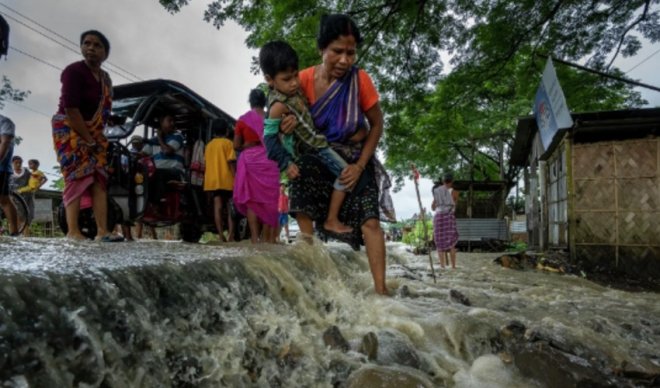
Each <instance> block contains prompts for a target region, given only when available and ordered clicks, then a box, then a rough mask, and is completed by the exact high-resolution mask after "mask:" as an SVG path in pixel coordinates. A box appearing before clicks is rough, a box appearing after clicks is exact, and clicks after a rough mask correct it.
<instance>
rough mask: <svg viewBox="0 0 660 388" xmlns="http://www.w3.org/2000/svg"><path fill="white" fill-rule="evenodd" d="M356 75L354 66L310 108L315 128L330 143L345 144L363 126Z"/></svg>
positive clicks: (356, 69) (357, 70) (356, 70)
mask: <svg viewBox="0 0 660 388" xmlns="http://www.w3.org/2000/svg"><path fill="white" fill-rule="evenodd" d="M358 72H359V69H358V68H357V67H355V66H353V67H352V68H351V70H350V71H348V72H347V73H346V75H345V76H344V77H343V78H340V79H338V80H336V81H335V82H333V83H332V85H330V87H329V88H328V90H327V91H326V92H325V93H324V94H323V96H321V98H319V99H318V100H317V101H316V102H315V103H314V105H312V107H311V109H310V110H311V113H312V117H313V118H314V125H315V126H316V128H317V129H319V130H320V131H321V132H322V133H323V134H324V135H325V137H326V138H327V139H328V142H330V143H346V142H347V141H348V139H349V138H350V137H351V135H353V134H354V133H355V131H357V130H358V128H364V127H365V125H366V124H365V120H364V113H362V109H360V102H359V87H358V80H359V77H358Z"/></svg>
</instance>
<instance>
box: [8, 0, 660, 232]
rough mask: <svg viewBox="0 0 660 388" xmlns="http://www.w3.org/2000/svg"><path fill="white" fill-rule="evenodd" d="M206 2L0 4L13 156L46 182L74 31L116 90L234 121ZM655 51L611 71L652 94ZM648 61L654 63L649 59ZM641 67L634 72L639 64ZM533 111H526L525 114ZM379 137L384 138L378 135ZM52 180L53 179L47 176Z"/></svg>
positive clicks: (233, 83)
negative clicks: (85, 35) (92, 34)
mask: <svg viewBox="0 0 660 388" xmlns="http://www.w3.org/2000/svg"><path fill="white" fill-rule="evenodd" d="M207 3H208V1H204V0H196V1H192V2H191V4H190V5H189V6H187V7H184V8H183V10H182V11H181V12H180V13H178V14H175V15H171V14H169V13H167V12H166V11H165V10H164V8H163V7H161V6H160V4H159V3H158V0H139V1H138V0H112V1H108V0H57V1H54V0H0V12H1V13H2V14H3V15H4V16H5V19H6V20H7V21H8V22H9V24H10V28H11V34H10V46H11V47H12V48H11V49H10V50H9V55H8V58H7V59H6V60H5V59H2V60H1V61H0V74H3V75H6V76H8V77H9V78H10V79H11V81H12V85H13V86H14V87H15V88H18V89H21V90H30V91H31V95H30V96H29V98H28V99H27V100H26V101H25V102H23V103H20V104H14V103H10V102H8V103H6V105H5V108H4V109H3V111H2V114H3V115H6V116H8V117H10V118H11V119H12V120H13V121H14V122H15V123H16V127H17V135H18V136H21V137H22V138H23V143H21V145H20V146H18V147H17V148H16V151H15V152H16V153H17V154H19V155H21V156H22V157H23V158H24V159H30V158H37V159H40V160H41V165H42V169H43V170H44V171H45V172H47V173H52V169H51V166H54V165H56V164H57V162H56V158H55V154H54V151H53V149H52V141H51V137H50V133H51V132H50V131H51V130H50V116H51V115H52V114H53V113H54V112H55V110H56V109H57V103H58V98H59V90H60V81H59V76H60V73H61V71H62V69H63V68H64V67H66V66H67V65H68V64H70V63H72V62H75V61H79V60H81V59H82V58H81V55H80V53H79V48H78V47H77V42H78V41H79V36H80V33H81V32H82V31H85V30H88V29H98V30H100V31H102V32H103V33H104V34H105V35H106V36H107V37H108V39H109V40H110V43H111V52H110V57H109V58H108V61H107V62H106V64H105V65H104V67H105V68H106V70H108V71H109V73H110V76H111V77H112V79H113V82H114V83H115V84H123V83H127V82H132V81H135V80H137V79H141V80H148V79H154V78H164V79H172V80H176V81H179V82H181V83H183V84H185V85H186V86H188V87H190V88H191V89H193V90H195V91H196V92H197V93H199V94H200V95H202V96H204V97H205V98H206V99H208V100H209V101H211V102H213V103H214V104H215V105H217V106H218V107H220V108H221V109H223V110H224V111H226V112H227V113H229V114H231V115H233V116H234V117H237V116H239V115H240V114H242V113H243V112H244V111H245V110H247V108H248V104H247V95H248V93H249V91H250V89H251V88H253V87H255V86H256V85H257V84H258V83H259V82H261V77H260V76H257V75H254V74H252V73H251V72H250V63H251V58H252V57H253V56H255V55H256V51H255V50H250V49H248V48H247V47H246V46H245V43H244V41H245V38H246V36H247V34H246V33H245V32H244V31H243V30H242V29H241V28H240V27H239V26H237V25H235V24H233V23H228V24H227V25H225V26H224V27H223V28H222V29H220V30H217V29H215V28H214V27H213V26H212V25H211V24H209V23H207V22H204V21H203V20H202V16H203V12H204V9H205V8H206V4H207ZM659 49H660V44H656V45H647V47H645V48H644V49H643V50H642V51H641V52H640V53H639V54H638V55H637V56H636V57H634V58H628V59H620V60H619V61H618V62H617V65H618V66H619V67H620V68H621V69H623V70H624V71H627V70H629V69H631V68H633V67H635V66H637V67H636V68H635V69H633V70H632V71H630V72H629V73H628V75H629V76H630V77H632V78H635V79H639V80H641V81H642V82H645V83H648V84H652V85H656V86H658V85H660V72H658V71H657V69H658V65H659V64H660V54H657V55H653V54H654V53H657V51H658V50H659ZM651 55H653V56H651ZM649 56H651V58H650V59H648V60H646V61H645V62H643V63H641V64H640V62H642V61H643V60H644V59H645V58H647V57H649ZM640 90H641V91H642V93H643V95H644V97H645V98H646V99H647V100H649V101H650V103H651V105H652V106H660V93H658V92H652V91H649V90H642V89H640ZM531 104H532V102H531V101H530V109H531ZM385 130H386V131H387V128H386V129H385ZM50 178H51V180H52V179H54V178H56V176H54V175H50ZM431 186H432V183H431V181H430V180H428V179H422V180H421V185H420V187H421V192H422V201H423V203H424V206H426V207H430V203H431V200H432V197H431V193H430V188H431ZM394 203H395V207H396V210H397V218H399V219H402V218H409V217H410V216H411V215H412V214H413V213H417V212H418V211H419V207H418V205H417V199H416V196H415V188H414V185H412V184H407V185H406V186H405V187H404V188H403V189H402V190H401V191H400V192H398V193H396V194H394Z"/></svg>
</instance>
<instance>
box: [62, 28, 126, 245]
mask: <svg viewBox="0 0 660 388" xmlns="http://www.w3.org/2000/svg"><path fill="white" fill-rule="evenodd" d="M80 50H81V53H82V56H83V60H82V61H79V62H74V63H72V64H70V65H69V66H67V67H66V68H65V69H64V71H63V72H62V75H61V77H60V80H61V82H62V91H61V95H60V102H59V107H58V111H57V113H56V114H55V116H53V119H52V128H53V142H54V146H55V152H56V153H57V161H58V162H59V164H60V168H61V172H62V175H63V176H64V192H63V194H62V198H63V201H64V208H65V211H66V222H67V226H68V232H67V237H68V238H70V239H74V240H84V239H85V236H84V235H83V234H82V232H81V231H80V227H79V225H78V215H79V213H80V201H81V198H82V197H83V196H87V197H91V199H92V210H93V211H94V218H95V221H96V226H97V235H96V240H100V241H107V242H114V241H121V240H123V238H121V237H120V236H115V235H112V234H111V233H110V231H109V230H108V225H107V223H108V222H107V213H108V207H107V203H108V201H107V180H108V175H107V171H106V164H107V160H106V153H107V149H108V140H107V139H106V138H105V136H104V134H103V130H104V128H105V125H106V123H107V121H108V118H109V116H110V109H111V106H112V82H111V80H110V77H109V76H108V73H106V72H105V71H104V70H102V69H101V64H102V63H103V62H104V61H105V60H106V59H107V58H108V54H109V52H110V42H109V41H108V39H107V38H106V37H105V36H104V35H103V34H102V33H100V32H98V31H95V30H90V31H85V32H83V33H82V34H81V35H80Z"/></svg>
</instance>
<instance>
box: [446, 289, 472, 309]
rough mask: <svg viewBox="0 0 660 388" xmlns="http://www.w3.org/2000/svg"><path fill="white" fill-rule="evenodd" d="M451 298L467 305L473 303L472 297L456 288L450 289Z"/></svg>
mask: <svg viewBox="0 0 660 388" xmlns="http://www.w3.org/2000/svg"><path fill="white" fill-rule="evenodd" d="M449 299H450V300H451V301H452V302H456V303H460V304H462V305H465V306H472V303H470V299H469V298H468V297H467V296H465V295H463V294H462V293H461V292H460V291H456V290H449Z"/></svg>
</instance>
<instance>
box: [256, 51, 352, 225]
mask: <svg viewBox="0 0 660 388" xmlns="http://www.w3.org/2000/svg"><path fill="white" fill-rule="evenodd" d="M259 66H260V67H261V71H262V72H263V73H264V78H265V79H266V82H267V83H268V86H269V88H270V93H269V95H268V106H269V110H268V118H267V119H266V120H265V127H264V143H265V145H266V148H267V150H268V157H269V158H270V159H272V160H276V161H277V164H278V166H279V168H280V171H283V170H287V174H289V172H290V171H297V166H296V165H295V162H294V161H295V158H296V157H297V156H298V155H300V154H301V153H304V152H316V153H317V155H318V156H319V158H320V159H321V160H322V161H323V163H324V164H325V166H326V167H327V168H328V169H329V170H330V172H332V173H333V174H334V175H335V176H336V177H339V175H341V172H342V171H343V170H344V168H345V167H346V166H347V165H348V164H347V163H346V161H345V160H344V159H343V158H342V157H341V156H340V155H339V154H338V153H337V152H335V151H334V150H333V149H332V148H330V145H329V144H328V141H327V140H326V138H325V136H323V135H322V134H320V133H318V132H317V131H316V128H315V127H314V121H313V120H312V116H311V114H310V112H309V108H308V106H307V102H306V100H305V97H304V96H303V95H302V93H301V92H300V80H299V78H298V54H297V53H296V51H295V50H294V49H293V48H292V47H291V46H290V45H289V44H288V43H286V42H282V41H273V42H269V43H266V44H265V45H264V46H263V47H262V48H261V50H260V51H259ZM288 114H293V115H294V116H295V117H296V119H297V122H298V124H297V125H296V127H295V128H294V130H293V136H292V135H283V137H282V140H281V142H280V139H279V138H278V133H279V125H280V121H281V119H282V118H283V117H284V116H286V115H288ZM282 148H284V150H285V152H282ZM364 178H365V176H364V174H363V175H362V179H361V180H360V183H361V182H362V181H363V180H364ZM360 183H358V185H357V186H356V190H357V189H358V187H361V184H360ZM333 188H334V190H333V191H332V195H331V197H330V206H329V209H328V216H327V218H326V220H325V222H324V223H323V229H325V231H326V232H330V234H333V233H334V234H343V233H350V232H352V231H353V228H351V227H350V226H347V225H345V224H343V223H342V222H341V221H339V210H340V208H341V205H342V203H343V201H344V198H346V193H347V191H348V190H347V188H346V186H344V185H342V184H341V182H340V181H339V179H338V178H337V179H336V180H335V182H334V185H333Z"/></svg>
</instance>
